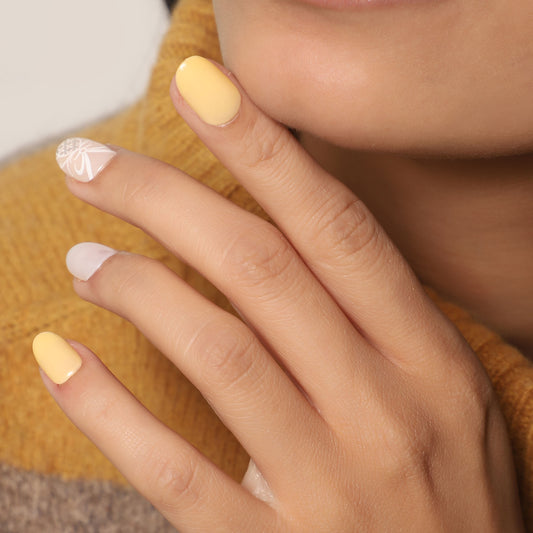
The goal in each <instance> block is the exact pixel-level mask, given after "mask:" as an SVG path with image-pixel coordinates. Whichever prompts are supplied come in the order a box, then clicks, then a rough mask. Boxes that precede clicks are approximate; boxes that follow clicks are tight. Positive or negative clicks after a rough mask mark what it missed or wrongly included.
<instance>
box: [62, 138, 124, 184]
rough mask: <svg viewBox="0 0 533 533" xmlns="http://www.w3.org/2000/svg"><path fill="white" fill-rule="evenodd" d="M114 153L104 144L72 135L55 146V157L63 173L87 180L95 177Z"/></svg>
mask: <svg viewBox="0 0 533 533" xmlns="http://www.w3.org/2000/svg"><path fill="white" fill-rule="evenodd" d="M115 155H117V153H116V152H115V151H114V150H111V148H109V147H108V146H106V145H105V144H100V143H97V142H95V141H91V140H90V139H82V138H79V137H73V138H71V139H66V140H65V141H63V142H62V143H61V144H60V145H59V146H58V147H57V152H56V159H57V164H58V165H59V166H60V167H61V170H63V172H64V173H65V174H68V175H69V176H70V177H71V178H74V179H77V180H78V181H83V182H88V181H91V180H93V179H94V178H96V176H98V174H99V173H100V172H101V171H102V170H103V169H104V168H105V167H106V166H107V165H108V164H109V162H110V161H111V159H113V157H115Z"/></svg>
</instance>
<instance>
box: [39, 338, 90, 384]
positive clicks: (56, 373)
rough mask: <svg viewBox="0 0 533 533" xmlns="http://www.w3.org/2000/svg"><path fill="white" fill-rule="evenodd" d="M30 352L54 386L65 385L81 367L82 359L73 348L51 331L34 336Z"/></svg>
mask: <svg viewBox="0 0 533 533" xmlns="http://www.w3.org/2000/svg"><path fill="white" fill-rule="evenodd" d="M32 350H33V355H34V357H35V360H36V361H37V364H38V365H39V367H40V368H41V370H42V371H43V372H44V374H45V375H46V376H47V377H48V378H49V379H50V381H52V382H53V383H55V384H56V385H63V384H65V383H66V382H67V381H68V380H69V379H70V378H71V377H72V376H74V374H76V373H77V372H78V371H79V370H80V368H81V366H82V358H81V357H80V355H79V353H78V352H77V351H76V350H75V348H74V347H73V346H72V345H71V344H69V343H68V342H67V341H66V340H65V339H63V337H60V336H59V335H57V334H56V333H52V332H51V331H43V332H41V333H39V334H38V335H36V337H35V338H34V339H33V343H32Z"/></svg>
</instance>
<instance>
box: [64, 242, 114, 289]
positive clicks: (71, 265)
mask: <svg viewBox="0 0 533 533" xmlns="http://www.w3.org/2000/svg"><path fill="white" fill-rule="evenodd" d="M116 253H117V251H116V250H113V248H109V246H104V245H103V244H98V243H96V242H81V243H80V244H76V246H73V247H72V248H71V249H70V250H69V251H68V253H67V268H68V270H69V272H70V273H71V274H72V275H73V276H74V277H75V278H78V279H80V280H82V281H87V280H88V279H89V278H90V277H91V276H92V275H93V274H94V273H95V272H96V271H97V270H98V269H99V268H100V267H101V266H102V265H103V264H104V263H105V262H106V261H107V260H108V259H109V258H110V257H111V256H112V255H115V254H116Z"/></svg>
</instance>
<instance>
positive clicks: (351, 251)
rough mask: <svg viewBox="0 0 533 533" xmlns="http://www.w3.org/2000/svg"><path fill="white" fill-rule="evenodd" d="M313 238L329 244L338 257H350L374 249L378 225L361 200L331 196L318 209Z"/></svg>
mask: <svg viewBox="0 0 533 533" xmlns="http://www.w3.org/2000/svg"><path fill="white" fill-rule="evenodd" d="M314 228H315V229H314V232H315V233H314V234H313V235H312V238H314V239H317V240H319V241H322V242H327V243H329V247H330V249H331V250H335V253H336V254H338V255H339V256H340V257H353V256H354V255H356V254H360V253H361V252H362V251H363V250H365V249H367V248H368V247H370V246H377V244H378V238H377V237H378V235H379V231H378V228H379V226H378V225H377V223H376V222H375V220H374V218H373V217H372V215H371V214H370V212H369V211H368V209H367V208H366V206H365V205H364V204H363V202H362V201H361V200H359V199H358V198H355V197H353V196H349V197H347V198H345V199H344V200H343V201H339V198H338V197H336V196H332V197H330V198H328V199H327V200H326V201H325V202H324V203H323V204H322V205H321V206H320V208H319V209H318V210H317V214H316V215H315V225H314Z"/></svg>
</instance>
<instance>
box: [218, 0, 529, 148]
mask: <svg viewBox="0 0 533 533" xmlns="http://www.w3.org/2000/svg"><path fill="white" fill-rule="evenodd" d="M257 1H258V2H260V1H261V0H257ZM473 5H474V7H472V8H471V10H470V12H466V10H465V9H464V8H462V9H458V8H457V7H456V6H455V4H454V5H451V4H447V5H446V6H445V7H443V8H442V9H441V10H440V12H439V16H438V17H436V16H435V17H433V18H432V19H431V20H430V21H428V20H427V18H426V17H418V18H417V17H413V16H411V17H410V19H409V20H408V21H405V22H402V21H401V20H400V19H399V18H398V17H396V18H394V19H391V20H390V21H388V22H387V21H383V20H380V21H379V23H380V26H379V31H378V30H376V26H377V24H375V22H377V21H372V20H371V19H370V18H369V19H368V21H367V22H368V23H367V24H360V25H359V26H356V27H355V26H353V25H351V26H350V27H348V28H345V27H343V26H342V25H339V24H336V25H331V24H328V23H327V22H324V21H318V22H317V20H308V21H306V24H303V23H302V26H301V28H306V30H305V31H304V29H301V30H300V31H295V30H294V28H291V27H290V25H288V23H287V20H288V18H287V17H284V18H281V17H280V18H276V17H275V16H273V17H272V19H271V20H270V21H269V20H268V19H265V18H264V17H263V18H261V17H260V18H258V17H255V18H254V16H253V14H252V13H247V10H246V9H244V10H236V11H235V12H234V13H232V14H231V16H226V17H222V20H219V32H220V37H221V45H222V51H223V56H224V60H225V63H226V64H227V66H228V67H229V68H230V69H231V70H232V71H233V72H235V74H236V75H237V77H238V78H239V80H240V82H241V83H242V84H243V86H244V87H245V89H246V90H247V91H248V93H249V95H250V96H251V98H252V99H253V100H254V101H255V102H256V103H257V104H258V105H259V107H261V108H262V109H263V110H264V111H265V112H266V113H267V114H269V115H270V116H272V117H273V118H275V119H277V120H279V121H280V122H282V123H284V124H287V125H288V126H291V127H293V128H296V129H299V130H302V131H307V132H309V133H312V134H314V135H316V136H318V137H321V138H323V139H325V140H327V141H329V142H332V143H334V144H337V145H340V146H345V147H350V148H356V149H361V150H383V151H394V152H402V153H411V154H427V155H444V154H446V155H465V156H466V155H468V156H471V155H487V154H491V155H494V154H506V153H516V152H521V151H529V150H531V149H533V126H532V124H533V105H532V103H530V102H531V101H532V100H531V98H530V96H529V95H530V94H531V86H532V83H533V74H532V73H533V45H532V39H531V38H530V37H529V31H527V32H526V31H524V32H522V33H520V32H518V33H517V31H516V28H515V31H511V28H508V29H507V28H506V27H505V24H504V23H502V22H501V21H502V20H505V19H503V16H504V14H505V16H507V17H508V21H509V23H508V26H511V27H512V26H513V17H509V13H508V12H506V13H503V12H502V13H498V10H496V9H494V10H493V11H492V12H491V11H490V10H489V12H488V14H487V10H482V9H479V6H478V7H477V8H476V5H475V3H474V4H473ZM230 11H231V10H230ZM531 12H532V14H533V10H531ZM517 15H519V13H517ZM522 15H523V13H522ZM517 18H518V17H517ZM473 20H475V21H476V25H475V26H473V25H472V21H473ZM300 22H302V21H300ZM430 22H431V23H430ZM474 30H475V31H474ZM507 30H509V31H507ZM521 34H522V35H523V42H522V43H521V44H520V46H518V45H517V38H518V37H519V36H520V35H521ZM243 43H246V45H245V46H244V45H243Z"/></svg>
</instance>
